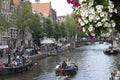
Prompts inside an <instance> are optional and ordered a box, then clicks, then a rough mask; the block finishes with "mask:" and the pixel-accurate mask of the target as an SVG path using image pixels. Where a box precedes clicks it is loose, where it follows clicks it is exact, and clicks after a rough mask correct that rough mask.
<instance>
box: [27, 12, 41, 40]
mask: <svg viewBox="0 0 120 80" xmlns="http://www.w3.org/2000/svg"><path fill="white" fill-rule="evenodd" d="M29 24H30V26H29V27H30V30H31V33H32V35H33V38H34V39H35V40H39V39H40V38H43V35H42V33H43V28H42V25H41V22H40V18H39V16H38V15H37V14H33V18H32V20H31V22H30V23H29Z"/></svg>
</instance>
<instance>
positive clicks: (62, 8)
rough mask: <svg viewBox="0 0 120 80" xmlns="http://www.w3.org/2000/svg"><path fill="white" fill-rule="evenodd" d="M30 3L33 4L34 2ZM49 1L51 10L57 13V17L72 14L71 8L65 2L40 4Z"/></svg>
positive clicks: (62, 0)
mask: <svg viewBox="0 0 120 80" xmlns="http://www.w3.org/2000/svg"><path fill="white" fill-rule="evenodd" d="M30 1H31V2H35V0H30ZM50 1H51V5H52V8H53V9H55V11H56V12H57V16H63V15H66V14H70V13H71V12H72V8H71V6H70V5H69V4H67V0H40V2H41V3H45V2H50Z"/></svg>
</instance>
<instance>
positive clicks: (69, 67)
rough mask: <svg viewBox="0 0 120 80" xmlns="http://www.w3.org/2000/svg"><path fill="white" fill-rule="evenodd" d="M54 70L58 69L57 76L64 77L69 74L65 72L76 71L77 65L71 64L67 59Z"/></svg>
mask: <svg viewBox="0 0 120 80" xmlns="http://www.w3.org/2000/svg"><path fill="white" fill-rule="evenodd" d="M56 69H59V75H66V74H69V73H67V70H76V69H77V65H76V64H75V63H71V61H70V60H69V59H67V60H66V61H65V60H64V61H63V62H62V63H61V64H58V65H57V66H56Z"/></svg>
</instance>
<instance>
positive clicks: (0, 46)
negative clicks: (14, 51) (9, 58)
mask: <svg viewBox="0 0 120 80" xmlns="http://www.w3.org/2000/svg"><path fill="white" fill-rule="evenodd" d="M6 48H8V45H0V49H6Z"/></svg>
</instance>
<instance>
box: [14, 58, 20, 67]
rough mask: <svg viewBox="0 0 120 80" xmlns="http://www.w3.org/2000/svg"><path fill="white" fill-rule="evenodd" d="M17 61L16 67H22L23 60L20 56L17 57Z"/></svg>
mask: <svg viewBox="0 0 120 80" xmlns="http://www.w3.org/2000/svg"><path fill="white" fill-rule="evenodd" d="M15 61H16V66H20V65H21V60H20V57H19V56H17V57H16V60H15Z"/></svg>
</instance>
